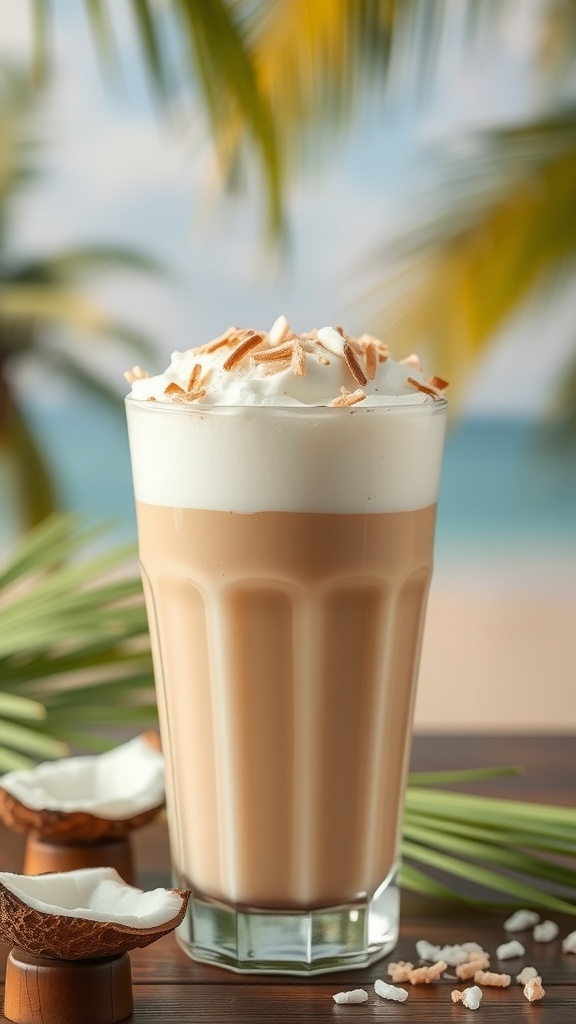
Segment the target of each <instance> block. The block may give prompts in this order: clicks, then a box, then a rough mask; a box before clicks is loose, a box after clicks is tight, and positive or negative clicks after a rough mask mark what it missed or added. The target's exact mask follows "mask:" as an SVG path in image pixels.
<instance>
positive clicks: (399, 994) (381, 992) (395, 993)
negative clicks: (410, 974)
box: [374, 978, 408, 1003]
mask: <svg viewBox="0 0 576 1024" xmlns="http://www.w3.org/2000/svg"><path fill="white" fill-rule="evenodd" d="M374 991H375V993H376V995H377V996H381V998H382V999H391V1000H393V1002H395V1003H405V1002H406V1000H407V999H408V993H407V991H406V989H405V988H398V986H397V985H388V983H387V982H385V981H382V979H381V978H377V979H376V981H375V982H374Z"/></svg>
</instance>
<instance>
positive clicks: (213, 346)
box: [193, 327, 240, 354]
mask: <svg viewBox="0 0 576 1024" xmlns="http://www.w3.org/2000/svg"><path fill="white" fill-rule="evenodd" d="M239 333H240V332H239V328H238V327H229V328H228V330H227V331H224V334H219V335H218V337H217V338H214V339H213V341H209V342H208V343H207V344H206V345H201V346H200V347H199V348H196V349H194V350H193V351H194V352H197V353H198V354H200V353H204V352H206V353H210V352H216V351H217V350H218V349H219V348H224V347H225V346H228V345H231V344H232V341H233V340H234V339H236V338H237V337H238V334H239Z"/></svg>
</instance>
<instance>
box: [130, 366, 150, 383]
mask: <svg viewBox="0 0 576 1024" xmlns="http://www.w3.org/2000/svg"><path fill="white" fill-rule="evenodd" d="M149 376H150V374H149V373H148V371H147V370H143V369H142V367H141V366H133V367H132V369H131V370H127V371H126V373H125V374H124V377H125V378H126V380H127V381H128V383H129V384H133V383H134V381H135V380H145V379H146V377H149Z"/></svg>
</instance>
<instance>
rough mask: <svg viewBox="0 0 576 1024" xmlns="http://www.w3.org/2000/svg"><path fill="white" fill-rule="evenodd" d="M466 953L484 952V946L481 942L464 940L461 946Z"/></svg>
mask: <svg viewBox="0 0 576 1024" xmlns="http://www.w3.org/2000/svg"><path fill="white" fill-rule="evenodd" d="M460 949H463V950H464V951H465V952H466V953H484V952H485V950H484V946H481V945H480V943H479V942H463V943H462V944H461V946H460Z"/></svg>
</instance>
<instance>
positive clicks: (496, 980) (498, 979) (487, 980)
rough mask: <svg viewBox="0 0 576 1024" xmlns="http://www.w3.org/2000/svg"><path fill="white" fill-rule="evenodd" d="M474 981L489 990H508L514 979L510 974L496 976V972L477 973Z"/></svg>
mask: <svg viewBox="0 0 576 1024" xmlns="http://www.w3.org/2000/svg"><path fill="white" fill-rule="evenodd" d="M474 981H475V982H476V984H477V985H485V986H486V985H487V986H488V987H489V988H508V986H509V984H510V982H511V981H512V978H511V977H510V975H509V974H496V972H495V971H476V974H475V975H474Z"/></svg>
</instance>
